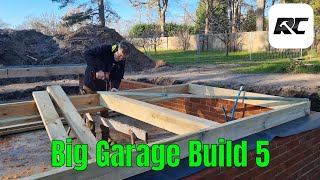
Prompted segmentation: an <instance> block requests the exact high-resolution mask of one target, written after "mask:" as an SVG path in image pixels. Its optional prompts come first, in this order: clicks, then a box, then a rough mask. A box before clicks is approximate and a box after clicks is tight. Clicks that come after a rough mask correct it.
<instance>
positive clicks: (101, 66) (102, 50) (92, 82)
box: [84, 44, 125, 91]
mask: <svg viewBox="0 0 320 180" xmlns="http://www.w3.org/2000/svg"><path fill="white" fill-rule="evenodd" d="M116 50H117V48H114V51H112V45H108V44H103V45H99V46H96V47H93V48H90V49H88V50H86V51H85V52H84V58H85V61H86V63H87V65H88V66H87V69H86V72H85V76H84V85H85V86H87V87H88V88H90V89H92V90H94V91H105V90H106V81H104V80H100V79H96V78H95V79H94V77H95V74H96V72H98V71H100V70H102V71H103V72H109V73H110V82H111V88H117V89H118V88H119V86H120V83H121V79H123V75H124V68H125V61H120V62H116V61H115V60H114V52H115V51H116Z"/></svg>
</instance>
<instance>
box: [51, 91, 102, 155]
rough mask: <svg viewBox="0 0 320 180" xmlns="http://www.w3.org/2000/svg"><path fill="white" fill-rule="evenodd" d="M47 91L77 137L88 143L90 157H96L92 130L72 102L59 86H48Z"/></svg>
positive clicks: (95, 141)
mask: <svg viewBox="0 0 320 180" xmlns="http://www.w3.org/2000/svg"><path fill="white" fill-rule="evenodd" d="M47 91H48V93H49V94H50V96H51V97H52V98H53V100H54V102H55V103H56V104H57V105H58V107H59V109H60V111H61V112H62V114H63V116H64V118H65V119H66V121H67V122H68V124H69V126H70V127H71V129H72V130H73V132H74V133H75V135H76V136H77V138H78V139H79V140H80V141H81V142H82V143H83V144H87V145H88V153H89V156H90V157H91V158H95V157H96V143H97V140H96V138H95V137H94V136H93V134H92V132H91V131H90V129H89V128H88V127H86V125H85V123H84V120H83V119H82V117H81V116H80V114H79V113H78V111H77V109H76V108H75V107H74V106H73V104H72V102H71V101H70V99H69V98H68V96H67V95H66V93H65V92H64V91H63V89H62V88H61V86H49V87H47Z"/></svg>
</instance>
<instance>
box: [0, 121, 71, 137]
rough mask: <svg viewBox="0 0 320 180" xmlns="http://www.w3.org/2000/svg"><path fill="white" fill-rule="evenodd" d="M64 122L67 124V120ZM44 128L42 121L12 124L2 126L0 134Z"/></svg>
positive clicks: (63, 122)
mask: <svg viewBox="0 0 320 180" xmlns="http://www.w3.org/2000/svg"><path fill="white" fill-rule="evenodd" d="M62 120H63V119H62ZM62 124H64V125H66V124H67V122H66V121H62ZM43 128H45V127H44V124H43V123H42V122H41V121H36V122H28V123H22V124H15V125H11V126H5V127H0V136H3V135H8V134H15V133H21V132H27V131H33V130H38V129H43Z"/></svg>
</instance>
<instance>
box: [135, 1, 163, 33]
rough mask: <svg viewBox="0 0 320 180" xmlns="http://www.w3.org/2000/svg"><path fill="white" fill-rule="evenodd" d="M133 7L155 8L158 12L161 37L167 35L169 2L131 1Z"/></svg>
mask: <svg viewBox="0 0 320 180" xmlns="http://www.w3.org/2000/svg"><path fill="white" fill-rule="evenodd" d="M129 2H130V3H131V5H132V6H133V7H141V6H146V7H147V8H155V9H156V10H157V12H158V17H159V25H160V32H161V35H164V34H165V24H166V12H167V9H168V0H146V1H140V0H129Z"/></svg>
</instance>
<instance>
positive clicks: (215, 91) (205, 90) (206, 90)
mask: <svg viewBox="0 0 320 180" xmlns="http://www.w3.org/2000/svg"><path fill="white" fill-rule="evenodd" d="M189 93H191V94H197V95H214V96H237V94H238V90H231V89H224V88H217V87H210V86H202V85H196V84H189ZM240 96H256V97H271V98H272V97H279V96H271V95H266V94H259V93H252V92H246V91H242V92H241V95H240ZM228 100H231V101H232V99H228ZM239 100H242V99H239ZM242 101H243V103H245V104H250V105H256V106H261V107H268V108H272V109H280V108H282V107H285V106H287V105H290V104H292V103H294V102H292V101H276V100H275V101H266V100H259V101H257V100H246V99H245V100H242Z"/></svg>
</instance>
